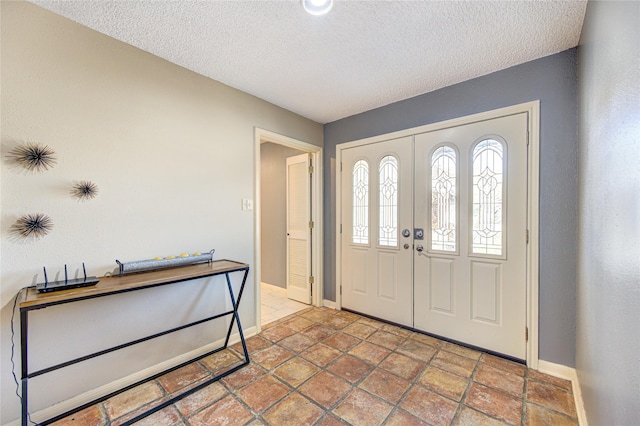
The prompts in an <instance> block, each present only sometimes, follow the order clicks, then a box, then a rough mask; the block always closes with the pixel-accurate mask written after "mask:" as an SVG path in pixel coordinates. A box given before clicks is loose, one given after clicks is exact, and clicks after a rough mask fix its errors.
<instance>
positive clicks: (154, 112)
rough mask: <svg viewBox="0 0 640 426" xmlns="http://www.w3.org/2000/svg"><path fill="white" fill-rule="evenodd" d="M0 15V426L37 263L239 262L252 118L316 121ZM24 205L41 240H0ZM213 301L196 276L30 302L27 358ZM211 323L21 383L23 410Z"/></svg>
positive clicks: (312, 129)
mask: <svg viewBox="0 0 640 426" xmlns="http://www.w3.org/2000/svg"><path fill="white" fill-rule="evenodd" d="M1 14H2V22H1V24H2V26H1V30H2V34H1V36H2V45H1V49H2V50H1V54H2V57H1V60H2V61H1V73H2V74H1V89H2V105H1V107H2V110H1V112H2V121H1V126H2V127H1V132H2V133H1V137H2V162H1V165H0V167H1V173H0V185H1V192H0V193H1V197H2V198H1V200H0V203H1V204H0V206H1V213H2V217H1V222H0V253H1V255H2V259H1V263H0V268H1V269H0V306H1V308H2V324H1V328H0V330H1V334H0V340H1V347H2V349H1V353H0V355H1V358H0V374H1V376H0V380H1V391H2V392H1V394H0V395H1V402H0V404H1V410H2V413H1V417H0V422H1V423H2V424H5V423H6V422H8V421H11V420H13V419H16V418H17V417H18V415H19V402H18V398H17V397H16V396H15V395H14V393H13V391H14V385H13V379H12V377H11V374H10V371H11V365H10V361H9V354H10V333H9V330H10V327H9V321H10V316H11V308H12V303H13V297H14V295H15V294H16V293H17V291H18V290H19V289H20V288H21V287H23V286H27V285H32V284H35V283H36V282H39V281H42V278H43V277H42V274H41V272H40V271H41V268H42V266H46V267H47V268H48V270H49V277H50V278H51V277H52V276H53V277H55V275H56V272H59V271H61V270H62V267H63V265H64V264H65V263H66V264H68V265H69V267H70V270H71V271H73V273H75V272H76V271H77V269H78V267H80V265H81V262H86V264H87V269H88V272H89V274H91V275H98V276H101V275H104V274H105V273H108V272H110V271H112V270H113V269H114V268H115V266H116V263H115V259H119V260H121V261H130V260H139V259H145V258H152V257H155V256H162V255H169V254H179V253H182V252H194V251H207V250H209V249H211V248H215V249H216V250H217V251H216V258H228V259H235V260H239V261H243V262H248V263H250V264H252V263H253V261H254V257H253V256H254V228H253V211H241V199H242V198H248V199H254V198H255V197H256V196H257V195H256V194H255V192H254V191H255V187H254V182H255V179H254V155H255V153H254V150H255V142H254V127H260V128H262V129H267V130H270V131H273V132H276V133H280V134H283V135H286V136H290V137H293V138H296V139H299V140H302V141H305V142H308V143H311V144H316V145H321V144H322V137H323V135H322V126H321V125H320V124H317V123H314V122H312V121H309V120H307V119H304V118H302V117H300V116H297V115H295V114H293V113H291V112H288V111H285V110H283V109H281V108H278V107H275V106H274V105H271V104H269V103H267V102H264V101H262V100H259V99H257V98H255V97H253V96H250V95H248V94H245V93H242V92H239V91H237V90H235V89H232V88H229V87H227V86H224V85H222V84H220V83H217V82H215V81H212V80H210V79H207V78H204V77H202V76H199V75H197V74H194V73H192V72H189V71H187V70H185V69H183V68H180V67H178V66H175V65H173V64H170V63H168V62H166V61H164V60H161V59H159V58H157V57H154V56H152V55H150V54H148V53H145V52H142V51H140V50H138V49H136V48H133V47H131V46H128V45H126V44H123V43H121V42H118V41H116V40H113V39H111V38H109V37H106V36H104V35H101V34H99V33H96V32H94V31H92V30H89V29H87V28H85V27H82V26H80V25H78V24H75V23H73V22H71V21H69V20H67V19H65V18H62V17H59V16H57V15H55V14H52V13H50V12H48V11H45V10H43V9H41V8H39V7H37V6H34V5H31V4H29V3H22V2H2V5H1ZM27 141H33V142H39V143H43V144H47V145H49V146H50V147H51V148H53V149H54V150H55V151H56V152H57V155H58V162H57V165H56V166H55V167H54V168H53V169H52V170H49V171H46V172H42V173H25V172H24V171H22V170H21V169H19V168H16V167H15V166H13V165H11V164H9V163H8V162H7V161H6V153H7V151H9V150H10V149H11V148H13V147H15V146H17V145H18V144H20V143H23V142H27ZM77 180H91V181H93V182H95V183H96V184H97V185H98V186H99V188H100V193H99V195H98V197H97V198H96V199H94V200H91V201H87V202H78V201H77V200H75V199H73V198H71V197H70V195H69V189H70V186H71V185H72V183H73V182H74V181H77ZM35 212H43V213H46V214H48V215H49V216H50V217H51V218H52V220H53V223H54V228H53V231H52V232H51V233H50V235H48V236H46V237H44V238H42V239H41V240H38V241H26V242H25V241H20V240H16V239H15V238H12V237H11V236H10V234H9V232H8V230H9V228H10V226H11V225H12V224H13V223H14V222H15V221H16V219H17V218H18V217H20V216H21V215H23V214H26V213H35ZM252 275H253V274H251V276H250V277H249V280H248V288H247V289H246V291H245V294H244V296H243V300H242V305H243V306H242V308H241V315H242V319H243V325H244V326H245V328H248V327H251V326H254V325H255V318H254V303H255V299H254V289H253V276H252ZM215 300H219V302H217V303H218V305H220V304H224V303H223V302H220V300H223V297H222V286H218V285H214V286H205V285H203V283H200V282H197V283H190V284H187V283H185V284H179V285H175V286H170V287H169V288H165V289H158V290H150V291H145V292H137V293H135V294H134V293H132V294H128V295H119V296H115V297H112V298H106V299H102V300H93V301H87V302H83V303H78V304H75V305H63V306H59V307H55V308H49V309H47V310H44V311H38V312H36V313H35V314H34V315H33V321H32V322H31V323H30V326H31V342H32V352H31V354H32V357H31V363H32V366H33V367H34V368H38V367H44V366H46V365H50V364H52V363H54V362H58V361H61V360H63V359H64V358H65V357H68V356H80V355H83V354H85V353H87V352H89V351H93V350H98V349H101V348H104V347H107V346H109V345H112V344H117V343H121V342H122V341H124V340H126V339H128V338H133V337H140V335H144V334H145V333H153V332H156V331H158V330H160V329H162V328H164V327H165V326H167V325H168V324H170V323H172V321H183V320H189V319H191V318H195V317H197V316H199V315H202V314H206V313H207V312H209V311H211V308H212V303H211V302H212V301H215ZM214 304H215V303H214ZM104 324H106V325H107V326H106V327H104ZM220 325H222V324H220ZM17 329H19V328H17ZM60 330H65V332H63V333H60ZM207 330H209V331H207ZM211 330H213V331H211ZM219 330H220V327H218V326H216V327H213V328H212V327H209V328H207V327H202V328H198V329H197V330H190V331H186V332H184V333H182V332H181V333H182V334H180V335H176V336H172V337H170V338H167V339H160V341H158V342H149V343H145V344H143V345H140V346H142V347H141V348H132V349H130V350H127V351H126V352H125V354H124V355H125V357H126V358H125V359H122V358H119V357H117V356H109V357H107V359H106V360H104V361H97V360H96V361H91V362H89V363H88V364H87V365H86V366H84V365H81V366H77V367H72V368H69V369H65V370H63V371H62V372H61V374H57V373H56V374H53V375H52V376H51V377H46V376H45V377H43V378H41V379H38V380H37V381H34V383H33V386H32V388H31V389H32V394H31V395H32V405H31V411H33V412H35V411H38V410H39V409H42V408H45V407H48V406H50V405H51V404H53V403H55V402H57V401H59V400H64V399H66V398H69V397H72V396H74V395H77V394H79V393H82V392H84V391H86V390H88V389H92V388H94V387H96V386H98V385H100V384H103V383H105V382H108V381H111V380H114V379H115V378H118V377H121V376H123V375H126V374H130V373H133V372H135V371H138V370H140V369H142V368H145V367H147V366H150V365H154V364H156V363H158V362H160V361H162V360H165V359H167V358H169V357H172V356H176V355H178V354H180V353H182V352H185V351H187V350H191V349H194V348H197V347H199V346H201V345H202V344H204V343H206V342H207V341H209V340H210V339H212V338H215V337H217V336H218V335H219V334H220V332H219ZM16 356H17V358H16V359H17V368H18V369H19V364H20V363H19V354H17V355H16ZM18 373H19V371H18ZM47 389H48V390H49V392H47ZM52 389H55V392H50V391H51V390H52Z"/></svg>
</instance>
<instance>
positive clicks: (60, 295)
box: [18, 259, 249, 310]
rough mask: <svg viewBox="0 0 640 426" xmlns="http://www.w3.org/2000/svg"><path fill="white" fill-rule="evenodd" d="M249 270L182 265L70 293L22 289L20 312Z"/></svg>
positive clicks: (236, 265)
mask: <svg viewBox="0 0 640 426" xmlns="http://www.w3.org/2000/svg"><path fill="white" fill-rule="evenodd" d="M248 267H249V265H248V264H246V263H240V262H236V261H233V260H226V259H225V260H214V261H213V262H210V263H199V264H196V265H189V266H181V267H177V268H170V269H161V270H157V271H150V272H142V273H136V274H129V275H124V276H117V275H115V276H107V277H100V282H98V283H97V284H96V285H94V286H88V287H80V288H72V289H68V290H59V291H52V292H49V293H40V292H39V291H38V290H36V288H35V286H32V287H26V288H23V289H22V290H20V295H19V296H18V300H19V304H20V310H25V309H27V310H30V309H38V308H39V307H45V306H48V305H57V304H61V303H69V302H73V301H75V300H80V299H89V298H93V297H100V296H106V295H109V294H115V293H122V292H125V291H132V290H137V289H142V288H146V287H154V286H159V285H163V284H170V283H174V282H180V281H186V280H190V279H195V278H201V277H207V276H211V275H217V274H223V273H225V272H232V271H237V270H242V269H247V268H248Z"/></svg>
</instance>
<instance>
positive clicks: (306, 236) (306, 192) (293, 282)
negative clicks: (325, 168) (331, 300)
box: [286, 154, 311, 304]
mask: <svg viewBox="0 0 640 426" xmlns="http://www.w3.org/2000/svg"><path fill="white" fill-rule="evenodd" d="M286 175H287V176H286V182H287V188H286V194H287V196H286V203H287V209H286V210H287V218H286V221H287V249H286V256H287V297H288V298H289V299H293V300H297V301H299V302H302V303H306V304H310V303H311V283H310V277H311V226H310V220H311V175H310V173H309V154H301V155H296V156H293V157H289V158H287V173H286Z"/></svg>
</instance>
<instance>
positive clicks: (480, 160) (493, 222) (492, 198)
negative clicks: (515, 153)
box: [471, 139, 504, 256]
mask: <svg viewBox="0 0 640 426" xmlns="http://www.w3.org/2000/svg"><path fill="white" fill-rule="evenodd" d="M503 151H504V147H503V145H502V143H500V142H498V141H496V140H494V139H485V140H483V141H481V142H480V143H478V144H477V145H476V147H475V148H474V149H473V242H472V245H471V252H472V253H475V254H489V255H497V256H501V255H502V253H503V233H504V232H503V179H504V175H503V169H504V155H503V154H504V153H503Z"/></svg>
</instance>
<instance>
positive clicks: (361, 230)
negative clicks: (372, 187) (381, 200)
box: [351, 160, 369, 244]
mask: <svg viewBox="0 0 640 426" xmlns="http://www.w3.org/2000/svg"><path fill="white" fill-rule="evenodd" d="M352 174H353V229H352V232H351V234H352V238H351V241H352V242H353V243H354V244H369V163H367V162H366V161H365V160H358V161H356V163H355V164H354V165H353V172H352Z"/></svg>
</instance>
